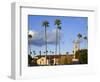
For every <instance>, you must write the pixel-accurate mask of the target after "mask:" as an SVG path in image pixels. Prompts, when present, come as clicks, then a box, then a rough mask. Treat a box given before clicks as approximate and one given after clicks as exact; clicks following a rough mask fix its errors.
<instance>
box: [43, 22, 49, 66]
mask: <svg viewBox="0 0 100 82" xmlns="http://www.w3.org/2000/svg"><path fill="white" fill-rule="evenodd" d="M42 26H44V27H45V52H46V54H45V58H46V59H47V27H49V22H48V21H44V22H43V23H42ZM46 61H47V60H46ZM46 65H47V62H46Z"/></svg>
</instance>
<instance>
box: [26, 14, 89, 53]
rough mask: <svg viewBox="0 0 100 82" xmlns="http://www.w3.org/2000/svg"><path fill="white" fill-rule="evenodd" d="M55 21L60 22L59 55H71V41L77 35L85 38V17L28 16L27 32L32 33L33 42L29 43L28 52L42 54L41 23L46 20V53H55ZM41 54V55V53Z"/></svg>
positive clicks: (42, 28) (82, 46) (42, 33)
mask: <svg viewBox="0 0 100 82" xmlns="http://www.w3.org/2000/svg"><path fill="white" fill-rule="evenodd" d="M56 19H60V20H61V23H62V24H61V28H62V29H61V53H66V52H69V53H72V51H73V40H75V39H77V34H78V33H81V34H82V35H83V36H87V30H88V18H87V17H71V16H46V15H44V16H43V15H29V16H28V30H29V31H33V32H34V33H35V34H34V39H33V40H34V41H33V42H31V44H30V46H29V50H30V49H31V50H35V51H36V52H37V54H38V51H40V50H41V51H42V52H44V50H45V49H44V48H45V45H44V42H43V39H42V38H44V27H43V26H42V22H43V21H45V20H47V21H48V22H49V23H50V24H49V27H48V28H47V33H48V34H47V35H48V40H50V41H51V43H48V51H55V42H54V43H53V41H55V40H53V39H54V38H55V28H56V26H55V25H54V21H55V20H56ZM84 46H85V45H84V42H82V43H81V48H84ZM42 54H43V53H42Z"/></svg>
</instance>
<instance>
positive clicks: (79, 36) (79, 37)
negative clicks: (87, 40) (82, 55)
mask: <svg viewBox="0 0 100 82" xmlns="http://www.w3.org/2000/svg"><path fill="white" fill-rule="evenodd" d="M77 37H78V43H79V49H80V42H81V38H82V34H80V33H79V34H78V35H77Z"/></svg>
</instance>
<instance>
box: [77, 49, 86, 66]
mask: <svg viewBox="0 0 100 82" xmlns="http://www.w3.org/2000/svg"><path fill="white" fill-rule="evenodd" d="M75 57H76V59H79V62H80V64H87V63H88V50H87V49H82V50H78V51H77V52H76V53H75Z"/></svg>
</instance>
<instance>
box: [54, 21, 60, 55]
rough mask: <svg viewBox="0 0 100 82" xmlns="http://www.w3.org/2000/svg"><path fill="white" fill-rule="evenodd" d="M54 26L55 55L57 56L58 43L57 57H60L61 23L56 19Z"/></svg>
mask: <svg viewBox="0 0 100 82" xmlns="http://www.w3.org/2000/svg"><path fill="white" fill-rule="evenodd" d="M55 25H56V26H57V27H56V47H55V55H57V44H58V42H59V55H60V30H61V26H60V25H61V21H60V20H59V19H56V20H55ZM58 34H59V37H58ZM58 38H59V41H58Z"/></svg>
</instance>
